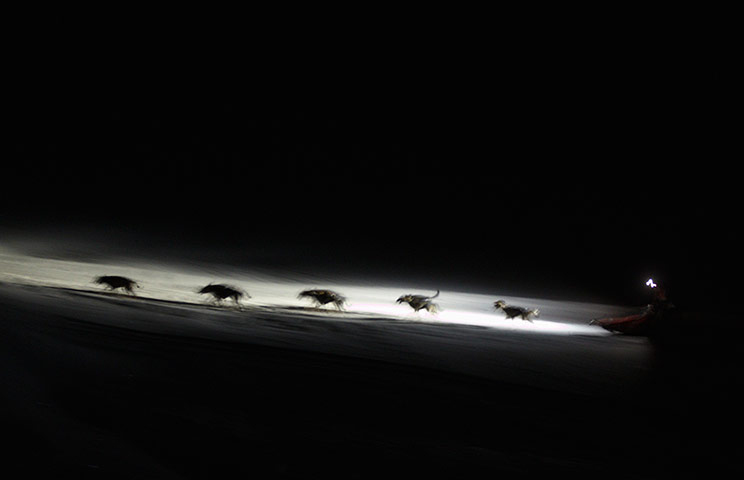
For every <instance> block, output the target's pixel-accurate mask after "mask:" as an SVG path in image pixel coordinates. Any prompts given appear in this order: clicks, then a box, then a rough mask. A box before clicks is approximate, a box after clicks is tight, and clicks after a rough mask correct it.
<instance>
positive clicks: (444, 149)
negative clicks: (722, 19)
mask: <svg viewBox="0 0 744 480" xmlns="http://www.w3.org/2000/svg"><path fill="white" fill-rule="evenodd" d="M574 47H575V45H574ZM433 50H434V51H437V49H433ZM527 50H529V48H527V49H523V50H519V52H517V53H515V52H512V53H510V54H506V53H502V54H500V55H497V56H496V57H494V56H493V55H492V56H491V57H488V58H490V60H488V59H487V58H484V56H483V54H484V53H486V52H487V49H486V50H478V51H477V52H470V53H467V54H464V53H462V52H459V53H458V52H439V53H437V54H429V55H426V54H424V53H422V52H421V51H417V52H416V53H417V54H416V55H414V54H413V53H414V52H413V51H410V50H403V51H402V52H399V55H397V56H395V57H394V58H393V57H390V58H385V57H382V58H381V56H378V57H376V58H369V57H360V58H359V60H361V61H357V62H350V61H346V57H345V56H344V55H337V56H336V57H333V58H330V59H329V58H328V57H325V61H320V60H318V61H316V60H312V61H311V60H308V59H305V60H303V61H301V62H298V61H294V60H292V61H291V60H289V59H287V60H286V63H285V64H283V65H278V63H282V62H280V61H278V60H276V59H275V60H274V62H273V63H271V64H268V65H264V64H261V65H260V66H259V64H258V63H256V62H245V61H243V62H238V61H236V60H235V59H233V61H231V62H229V63H228V62H226V61H225V60H226V57H227V56H220V57H219V58H217V59H214V58H213V59H210V60H209V61H207V62H204V63H200V62H197V61H195V60H193V59H189V61H188V62H185V61H184V58H183V57H181V58H178V59H176V60H173V59H172V56H171V55H168V56H166V55H163V54H164V53H165V52H164V51H163V50H156V51H154V52H150V54H149V55H148V56H147V58H146V59H135V60H134V61H133V59H132V58H127V59H122V58H119V57H117V60H121V63H120V62H118V61H117V62H106V63H105V64H103V63H97V62H95V61H93V60H92V58H95V57H96V56H95V55H93V56H92V57H91V56H85V55H84V56H83V57H82V58H80V59H75V60H72V59H70V58H69V57H65V56H64V55H61V53H60V52H52V53H50V54H48V56H47V57H45V58H44V59H43V60H42V59H37V60H36V61H35V62H31V63H34V65H33V66H29V68H18V69H16V70H15V72H17V73H18V75H17V78H16V83H15V86H14V88H12V89H9V90H8V92H7V97H9V105H8V106H7V107H6V108H5V109H4V115H5V116H6V119H7V120H8V121H7V122H6V124H8V125H9V127H7V128H6V131H5V133H6V140H5V141H4V142H3V145H4V149H3V157H4V158H5V159H6V162H5V163H6V164H9V165H10V168H9V169H8V168H7V167H6V169H5V171H4V174H3V177H4V179H5V181H4V182H3V183H4V184H5V186H4V189H3V192H2V203H3V206H2V212H3V215H4V218H5V219H6V221H8V222H11V223H14V224H24V223H44V222H53V223H55V224H63V225H64V224H69V225H80V224H84V225H93V226H96V227H100V228H101V229H105V228H107V226H111V225H116V226H119V227H121V226H125V227H126V228H128V229H131V230H132V231H134V232H141V234H142V235H143V238H144V239H147V238H148V235H163V234H165V235H166V236H167V235H172V236H173V239H174V241H176V239H177V241H178V242H180V243H183V244H189V242H192V243H193V244H194V245H196V246H199V247H200V248H201V247H203V246H204V245H213V246H215V247H216V246H218V245H225V246H230V247H231V248H240V246H241V245H243V244H250V243H251V242H259V243H260V242H269V243H271V242H284V244H287V245H300V246H302V245H304V246H307V245H313V246H317V245H325V247H323V248H326V249H327V250H328V251H329V252H335V253H336V254H338V255H341V257H339V258H343V259H345V260H344V261H346V260H348V261H349V262H350V263H356V264H358V265H361V268H364V266H365V265H374V266H376V267H378V268H384V267H380V265H383V266H384V265H389V266H391V268H392V266H393V265H398V266H399V267H400V265H405V266H408V267H411V268H414V269H421V270H422V271H428V270H427V269H428V268H431V269H432V271H435V272H436V273H437V274H440V275H441V274H442V272H449V273H451V274H452V275H453V277H457V278H466V277H468V276H470V277H473V278H479V279H486V280H487V279H488V278H491V277H492V276H499V277H501V278H503V277H505V276H506V277H512V278H516V279H519V280H520V281H523V282H527V283H529V282H530V281H531V280H532V279H537V278H544V277H545V276H546V275H553V276H554V277H555V279H556V282H561V283H563V284H569V285H575V286H576V288H588V289H594V290H599V292H595V293H600V294H604V293H607V291H610V290H612V289H616V288H621V289H622V287H620V286H621V285H627V284H628V282H633V281H635V280H636V279H637V278H639V277H643V275H646V274H647V272H650V273H655V272H660V273H661V275H665V276H667V277H668V279H669V283H671V284H676V286H678V290H679V291H684V292H686V293H688V292H692V291H701V290H700V288H701V283H702V282H701V280H700V279H701V278H703V277H705V276H707V275H709V274H710V273H711V272H714V271H717V270H719V269H720V268H721V266H720V265H721V263H722V262H724V261H726V255H727V253H725V252H726V249H727V248H728V247H729V246H730V243H731V242H732V241H733V240H732V238H733V237H732V236H731V235H732V234H731V232H729V231H728V230H727V229H725V228H723V229H722V228H720V225H721V224H722V222H726V221H729V220H731V217H730V211H731V210H730V209H731V204H732V198H733V193H731V186H732V185H733V179H732V177H733V173H732V171H730V170H727V168H728V167H725V166H726V165H727V162H728V161H729V158H728V157H727V154H726V151H725V149H724V148H723V147H722V140H721V139H722V137H724V136H725V135H726V132H727V131H728V129H729V128H728V127H726V126H725V124H724V123H722V122H720V120H717V119H716V117H715V114H714V113H713V108H714V107H715V106H716V104H717V102H719V99H718V98H717V97H716V94H715V92H712V91H710V90H707V87H704V86H703V85H704V84H705V82H706V81H707V76H708V75H709V74H711V69H714V67H715V65H714V62H713V63H711V64H709V65H707V66H705V68H703V67H704V66H702V65H696V67H695V68H693V67H692V66H691V65H690V63H689V58H683V57H682V56H676V55H674V54H671V52H670V51H666V52H665V54H664V55H663V56H660V55H659V51H658V50H656V49H654V48H650V47H648V46H646V47H643V48H642V46H641V45H630V46H629V45H621V46H620V47H618V46H615V47H613V48H612V49H609V50H608V49H606V48H604V47H602V48H599V47H597V48H594V47H586V46H584V47H582V49H580V50H578V49H576V48H569V47H567V46H563V47H562V48H559V47H550V46H544V48H541V49H540V55H530V54H528V53H527ZM99 53H100V51H99ZM107 53H109V55H111V54H110V52H107ZM357 53H358V52H357ZM600 54H601V55H600ZM703 57H704V56H701V57H700V58H703ZM140 60H142V61H140ZM225 64H228V67H227V68H224V67H225ZM25 65H27V66H28V65H29V61H28V59H25ZM240 65H242V66H240ZM145 242H146V240H145ZM145 242H143V243H145ZM313 248H314V247H313ZM340 252H345V253H343V255H342V254H341V253H340ZM344 255H345V256H344ZM432 265H437V267H432ZM437 268H438V269H439V270H437ZM494 272H498V273H494ZM592 275H599V277H598V278H601V280H602V282H605V283H604V284H605V285H606V287H602V288H599V289H598V287H597V283H598V282H597V281H594V280H586V278H587V277H589V276H592ZM705 288H706V289H707V290H706V292H707V293H705V298H714V297H715V296H716V295H717V293H715V292H711V291H710V290H711V288H710V287H709V286H706V287H705ZM624 293H625V292H624Z"/></svg>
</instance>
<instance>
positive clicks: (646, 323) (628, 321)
mask: <svg viewBox="0 0 744 480" xmlns="http://www.w3.org/2000/svg"><path fill="white" fill-rule="evenodd" d="M655 317H656V315H654V312H653V310H651V309H649V310H647V311H645V312H643V313H637V314H635V315H628V316H627V317H612V318H599V319H595V320H592V321H591V322H590V325H599V326H600V327H602V328H604V329H605V330H609V331H610V332H618V333H624V334H625V335H647V334H648V332H649V331H650V329H651V324H652V323H653V320H654V318H655Z"/></svg>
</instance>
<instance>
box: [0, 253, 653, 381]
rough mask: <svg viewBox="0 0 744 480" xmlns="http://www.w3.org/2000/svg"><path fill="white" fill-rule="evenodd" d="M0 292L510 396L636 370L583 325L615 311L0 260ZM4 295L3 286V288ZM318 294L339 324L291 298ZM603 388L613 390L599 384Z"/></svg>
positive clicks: (98, 317)
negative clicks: (514, 310)
mask: <svg viewBox="0 0 744 480" xmlns="http://www.w3.org/2000/svg"><path fill="white" fill-rule="evenodd" d="M99 275H122V276H126V277H129V278H131V279H133V280H135V281H137V282H138V283H139V284H140V285H141V287H142V288H141V289H138V290H136V294H137V296H136V297H129V296H128V295H123V294H117V293H110V292H107V291H106V289H105V288H103V286H101V285H97V284H95V283H93V279H94V278H95V277H96V276H99ZM0 282H3V283H7V284H8V285H5V286H3V287H2V290H1V291H2V292H4V293H6V294H10V295H13V296H14V297H15V298H20V299H21V300H22V301H27V302H28V303H32V304H34V305H35V308H40V309H46V310H47V311H49V312H54V313H56V314H58V315H62V316H66V317H67V318H75V319H79V320H81V321H86V322H95V323H99V324H104V325H111V326H117V327H124V328H130V329H137V330H143V331H148V332H153V333H164V334H176V335H184V336H190V337H198V338H204V339H213V340H221V341H230V342H243V343H247V344H255V345H264V346H272V347H281V348H291V349H298V350H306V351H314V352H322V353H331V354H339V355H348V356H354V357H360V358H369V359H376V360H384V361H392V362H402V363H406V364H411V365H418V366H425V367H433V368H439V369H443V370H448V371H454V372H458V373H467V374H469V375H477V376H484V377H491V378H498V379H500V380H507V381H514V382H518V383H521V384H534V385H540V386H550V387H553V388H560V389H570V390H578V391H585V390H587V389H590V390H601V389H602V388H605V387H604V386H603V385H604V383H605V382H604V381H603V379H604V378H606V379H608V380H607V384H612V385H619V384H622V382H617V381H616V380H617V378H618V376H620V377H624V378H628V379H630V378H631V377H635V376H637V374H638V371H639V370H643V369H645V368H646V366H647V360H648V345H647V342H646V341H645V340H643V339H637V338H627V337H621V336H617V335H613V334H610V333H609V332H607V331H605V330H603V329H601V328H600V327H597V326H593V325H589V321H590V320H591V319H592V318H595V317H598V316H606V315H614V314H617V313H619V312H622V311H627V309H624V308H622V307H617V306H609V305H601V304H593V303H582V302H567V301H557V300H545V299H539V298H525V297H515V296H507V295H500V294H499V293H498V292H494V294H493V295H485V294H475V293H465V292H457V291H451V290H441V293H440V295H439V297H437V298H436V299H434V302H435V303H437V304H438V305H439V307H440V309H441V310H440V312H438V313H436V314H432V313H429V312H426V311H420V312H418V313H415V312H413V310H412V309H411V308H410V307H409V306H408V305H406V304H396V303H395V300H396V299H397V298H398V297H399V296H400V295H402V294H407V293H413V294H421V295H433V294H434V293H435V292H434V291H430V290H426V289H421V288H417V287H416V285H405V284H403V285H392V284H390V285H385V286H380V285H370V284H364V283H363V280H360V279H356V278H353V279H351V278H350V279H348V280H343V281H339V279H337V278H335V279H323V278H318V277H312V276H308V275H305V276H300V275H294V276H292V277H291V278H288V277H287V276H272V275H270V274H266V273H262V274H257V273H251V272H247V271H241V270H238V269H233V270H229V271H228V270H226V269H225V268H224V267H220V269H219V271H216V269H212V267H209V266H206V267H205V266H203V265H202V266H198V267H197V266H175V265H173V264H168V265H166V264H162V265H159V264H154V263H152V262H142V263H137V262H133V261H128V262H121V263H113V262H112V263H99V262H86V261H74V260H63V259H49V258H38V257H32V256H26V255H22V254H18V253H15V252H12V251H9V250H5V251H0ZM210 282H214V283H225V284H228V285H233V286H236V287H238V288H241V289H243V290H245V291H246V292H248V293H249V294H250V295H251V298H250V299H243V300H242V302H241V306H240V307H236V306H234V304H233V303H232V302H231V301H225V302H224V304H223V305H222V306H217V305H214V304H210V301H209V300H210V299H209V298H208V297H205V296H203V295H199V294H197V293H196V291H197V290H198V289H199V288H201V287H202V286H204V285H206V284H208V283H210ZM13 284H15V285H13ZM307 288H325V289H331V290H335V291H337V292H339V293H341V294H342V295H344V296H345V297H346V298H347V300H348V302H347V305H346V309H345V311H342V312H339V311H337V310H335V308H333V307H332V306H330V305H327V306H325V307H323V308H313V306H312V302H311V301H309V300H308V299H299V298H297V294H298V293H299V292H300V291H302V290H304V289H307ZM496 300H505V301H506V302H507V304H510V305H519V306H523V307H527V308H539V310H540V317H539V318H537V319H534V320H533V321H532V322H528V321H524V320H522V319H519V318H515V319H506V318H505V316H504V314H503V313H502V312H500V311H496V310H495V309H494V308H493V302H494V301H496ZM610 379H614V380H610Z"/></svg>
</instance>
